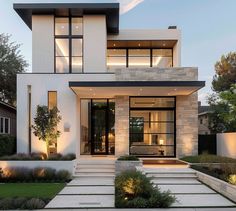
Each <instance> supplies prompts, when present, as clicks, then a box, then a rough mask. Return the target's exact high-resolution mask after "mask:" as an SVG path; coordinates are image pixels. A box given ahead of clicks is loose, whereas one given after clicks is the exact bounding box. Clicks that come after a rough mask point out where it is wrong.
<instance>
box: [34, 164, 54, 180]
mask: <svg viewBox="0 0 236 211" xmlns="http://www.w3.org/2000/svg"><path fill="white" fill-rule="evenodd" d="M55 172H56V171H55V169H52V168H44V167H38V168H34V169H33V171H32V174H33V178H34V179H35V180H54V179H55Z"/></svg>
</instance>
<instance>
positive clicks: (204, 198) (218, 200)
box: [142, 166, 236, 210]
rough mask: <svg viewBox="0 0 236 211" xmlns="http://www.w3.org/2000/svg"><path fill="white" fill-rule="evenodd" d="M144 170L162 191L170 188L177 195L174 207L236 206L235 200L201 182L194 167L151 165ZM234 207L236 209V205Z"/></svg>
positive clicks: (223, 207)
mask: <svg viewBox="0 0 236 211" xmlns="http://www.w3.org/2000/svg"><path fill="white" fill-rule="evenodd" d="M142 171H143V172H145V173H146V175H147V176H148V177H151V178H152V181H153V183H154V184H155V185H157V186H158V187H159V188H160V189H161V190H162V191H167V190H170V191H171V193H173V195H175V197H176V198H177V202H175V203H174V204H173V205H172V207H181V208H184V207H186V208H187V207H193V208H201V207H208V208H213V207H214V208H217V207H221V209H223V210H225V208H229V207H235V204H234V203H233V202H231V201H230V200H228V199H227V198H225V197H223V196H222V195H220V194H218V193H216V192H215V191H214V190H212V189H210V188H209V187H207V186H206V185H204V184H202V183H201V182H199V181H198V180H197V177H196V174H195V171H194V170H193V169H190V168H170V167H168V168H156V167H150V166H149V167H144V168H142ZM233 209H235V210H236V207H235V208H233Z"/></svg>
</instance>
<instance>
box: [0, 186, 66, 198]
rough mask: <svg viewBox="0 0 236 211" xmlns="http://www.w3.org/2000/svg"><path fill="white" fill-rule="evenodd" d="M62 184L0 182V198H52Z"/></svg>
mask: <svg viewBox="0 0 236 211" xmlns="http://www.w3.org/2000/svg"><path fill="white" fill-rule="evenodd" d="M64 186H65V183H5V184H0V198H8V197H27V198H47V199H52V198H53V197H54V196H55V195H56V194H57V193H58V192H59V191H60V190H61V189H62V188H63V187H64Z"/></svg>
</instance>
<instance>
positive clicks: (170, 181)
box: [152, 178, 201, 185]
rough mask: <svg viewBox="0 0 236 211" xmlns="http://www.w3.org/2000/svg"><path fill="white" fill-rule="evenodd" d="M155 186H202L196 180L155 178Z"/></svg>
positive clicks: (153, 180)
mask: <svg viewBox="0 0 236 211" xmlns="http://www.w3.org/2000/svg"><path fill="white" fill-rule="evenodd" d="M152 182H153V183H154V184H168V185H169V184H183V185H184V184H194V185H195V184H201V183H200V182H199V181H198V180H196V179H194V178H154V179H152Z"/></svg>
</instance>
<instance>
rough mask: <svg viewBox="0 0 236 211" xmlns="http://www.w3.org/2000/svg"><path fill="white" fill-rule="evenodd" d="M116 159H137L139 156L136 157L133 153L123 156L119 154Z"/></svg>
mask: <svg viewBox="0 0 236 211" xmlns="http://www.w3.org/2000/svg"><path fill="white" fill-rule="evenodd" d="M117 160H133V161H138V160H139V158H137V157H136V156H134V155H124V156H120V157H119V158H118V159H117Z"/></svg>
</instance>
